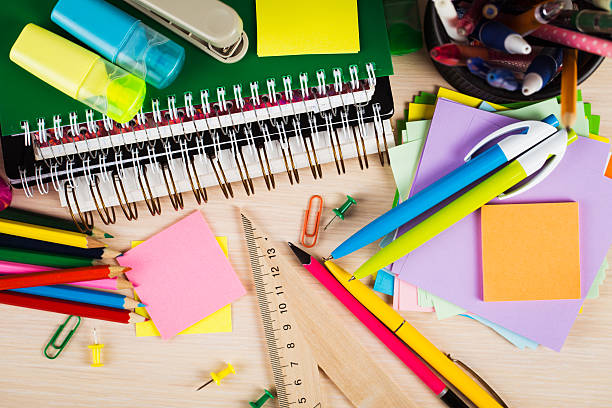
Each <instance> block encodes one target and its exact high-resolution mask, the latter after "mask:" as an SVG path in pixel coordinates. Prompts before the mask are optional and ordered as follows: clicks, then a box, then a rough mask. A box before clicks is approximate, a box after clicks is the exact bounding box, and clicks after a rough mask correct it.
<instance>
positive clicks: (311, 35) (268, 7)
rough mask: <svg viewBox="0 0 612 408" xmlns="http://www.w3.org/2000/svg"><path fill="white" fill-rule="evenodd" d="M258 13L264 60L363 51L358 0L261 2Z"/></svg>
mask: <svg viewBox="0 0 612 408" xmlns="http://www.w3.org/2000/svg"><path fill="white" fill-rule="evenodd" d="M256 14H257V55H258V56H260V57H270V56H281V55H303V54H351V53H356V52H359V24H358V23H359V20H358V15H357V0H332V1H330V0H308V1H285V0H257V3H256ZM365 17H366V18H367V16H365ZM383 40H384V41H385V42H387V41H388V39H387V38H384V39H383Z"/></svg>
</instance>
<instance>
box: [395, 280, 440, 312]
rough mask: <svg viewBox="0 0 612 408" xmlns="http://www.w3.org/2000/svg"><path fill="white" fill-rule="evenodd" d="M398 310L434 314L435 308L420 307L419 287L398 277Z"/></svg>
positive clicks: (396, 282)
mask: <svg viewBox="0 0 612 408" xmlns="http://www.w3.org/2000/svg"><path fill="white" fill-rule="evenodd" d="M395 284H396V285H397V286H395V287H397V298H398V300H397V310H399V311H402V312H433V311H434V308H433V307H422V306H419V296H418V290H417V287H416V286H414V285H411V284H410V283H408V282H404V281H403V280H400V279H399V278H397V277H396V281H395Z"/></svg>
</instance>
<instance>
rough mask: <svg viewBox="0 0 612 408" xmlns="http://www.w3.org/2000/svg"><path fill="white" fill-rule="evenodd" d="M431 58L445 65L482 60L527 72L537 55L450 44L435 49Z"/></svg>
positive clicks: (464, 63) (432, 50) (458, 64)
mask: <svg viewBox="0 0 612 408" xmlns="http://www.w3.org/2000/svg"><path fill="white" fill-rule="evenodd" d="M429 55H430V56H431V58H432V59H433V60H434V61H436V62H438V63H440V64H444V65H448V66H460V65H467V60H468V58H474V57H478V58H482V59H483V60H485V61H486V62H488V63H489V64H491V65H495V66H501V67H505V68H509V69H511V70H513V71H521V72H523V71H525V70H526V69H527V67H528V66H529V64H531V62H532V61H533V59H534V57H535V54H534V53H533V52H532V53H530V54H527V55H524V54H508V53H507V52H502V51H497V50H492V49H490V48H486V47H479V46H474V45H464V44H455V43H448V44H442V45H438V46H437V47H433V48H432V49H431V51H430V52H429Z"/></svg>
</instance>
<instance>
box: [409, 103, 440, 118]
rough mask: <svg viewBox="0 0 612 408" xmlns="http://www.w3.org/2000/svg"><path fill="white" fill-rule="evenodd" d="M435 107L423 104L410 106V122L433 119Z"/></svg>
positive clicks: (411, 104)
mask: <svg viewBox="0 0 612 408" xmlns="http://www.w3.org/2000/svg"><path fill="white" fill-rule="evenodd" d="M434 109H435V105H426V104H423V103H410V104H408V122H412V121H415V120H423V119H431V118H433V114H434Z"/></svg>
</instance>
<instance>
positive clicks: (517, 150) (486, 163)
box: [331, 115, 559, 269]
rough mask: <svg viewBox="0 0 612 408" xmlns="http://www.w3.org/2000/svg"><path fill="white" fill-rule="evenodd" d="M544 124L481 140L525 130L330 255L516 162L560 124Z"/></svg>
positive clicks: (370, 238) (345, 252)
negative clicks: (515, 160) (525, 130)
mask: <svg viewBox="0 0 612 408" xmlns="http://www.w3.org/2000/svg"><path fill="white" fill-rule="evenodd" d="M543 122H544V123H542V122H538V121H525V122H519V123H517V124H515V125H511V126H506V127H504V128H502V129H500V130H498V131H496V132H493V133H492V134H491V135H489V136H487V137H486V138H485V139H483V141H486V140H489V138H490V137H492V136H496V137H499V136H503V135H505V134H508V133H507V132H509V131H510V130H512V129H515V128H514V127H512V126H516V129H517V130H518V129H521V127H522V128H523V129H525V128H526V129H527V133H524V134H513V135H511V136H508V137H506V138H504V139H503V140H500V141H499V142H498V143H497V144H496V145H494V146H492V147H490V148H488V149H487V150H485V151H484V152H482V153H481V154H479V155H477V156H475V157H473V158H470V160H467V161H466V162H465V163H464V164H463V165H461V166H460V167H458V168H456V169H455V170H453V171H452V172H450V173H448V174H447V175H445V176H443V177H442V178H440V179H439V180H438V181H436V182H435V183H433V184H431V185H429V186H427V187H426V188H424V189H423V190H421V191H419V192H418V193H417V194H415V195H413V196H412V197H410V198H409V199H407V200H405V201H404V202H402V203H401V204H399V205H397V207H395V208H392V209H391V210H389V211H387V212H386V213H384V214H382V215H381V216H379V217H378V218H376V219H375V220H373V221H372V222H370V223H369V224H367V225H366V226H364V227H363V228H361V229H360V230H359V231H357V232H356V233H354V234H353V235H352V236H351V237H349V238H348V239H347V240H345V241H344V242H343V243H342V244H340V245H339V246H338V247H337V248H336V249H334V250H333V251H332V253H331V256H332V257H333V258H334V259H338V258H342V257H343V256H346V255H348V254H350V253H352V252H355V251H357V250H358V249H360V248H363V247H364V246H366V245H369V244H371V243H372V242H374V241H376V240H377V239H379V238H381V237H383V236H384V235H386V234H388V233H389V232H391V231H394V230H395V229H396V228H398V227H400V226H402V225H404V224H405V223H407V222H408V221H410V220H412V219H413V218H415V217H418V216H419V215H421V214H423V213H424V212H425V211H427V210H429V209H430V208H432V207H433V206H435V205H437V204H438V203H440V202H442V201H443V200H446V199H447V198H448V197H450V196H452V195H453V194H455V193H457V192H459V191H460V190H462V189H464V188H465V187H467V186H469V185H470V184H472V183H473V182H475V181H476V180H478V179H480V178H482V177H484V176H485V175H487V174H489V173H490V172H492V171H493V170H495V169H496V168H498V167H500V166H502V165H504V164H506V163H508V162H509V161H511V160H513V159H515V158H516V157H518V156H519V155H520V154H521V153H522V152H524V151H527V150H528V149H530V148H532V147H533V146H535V145H536V144H538V143H540V142H541V141H542V140H544V139H546V138H547V137H549V136H550V135H552V134H553V133H555V132H556V131H557V126H558V125H559V121H558V120H557V118H556V117H555V116H554V115H550V116H548V117H546V118H545V119H544V121H543ZM508 129H510V130H508ZM500 132H502V133H500ZM478 146H479V147H480V144H479V145H478ZM387 265H388V264H386V265H383V267H385V266H387ZM379 269H381V268H379Z"/></svg>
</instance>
